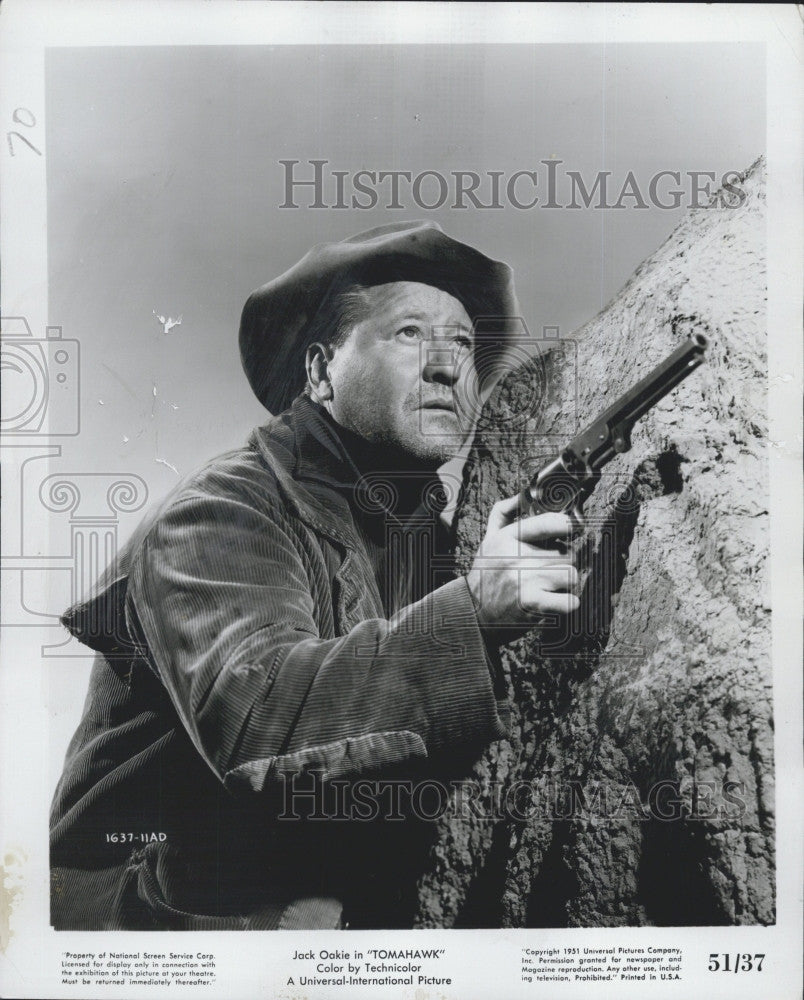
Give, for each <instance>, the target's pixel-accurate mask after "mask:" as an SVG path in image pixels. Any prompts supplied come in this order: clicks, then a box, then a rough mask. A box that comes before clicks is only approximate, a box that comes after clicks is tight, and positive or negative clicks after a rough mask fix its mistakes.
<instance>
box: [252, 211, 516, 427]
mask: <svg viewBox="0 0 804 1000" xmlns="http://www.w3.org/2000/svg"><path fill="white" fill-rule="evenodd" d="M390 281H420V282H423V283H424V284H428V285H434V286H435V287H436V288H440V289H442V290H443V291H446V292H448V293H449V294H450V295H454V296H455V298H457V299H458V300H459V301H460V302H461V303H462V304H463V306H464V308H465V309H466V311H467V313H468V314H469V316H470V317H471V319H472V320H473V321H477V320H478V319H479V318H481V317H482V318H483V324H482V329H483V330H484V334H483V336H484V344H485V346H484V354H485V355H486V358H485V360H486V366H487V365H488V364H489V362H491V363H492V366H493V356H494V355H495V354H497V353H500V352H502V351H503V350H504V348H505V346H506V343H507V341H508V339H509V337H510V336H511V332H512V330H513V323H512V321H513V320H514V319H515V318H516V317H518V316H519V306H518V304H517V300H516V295H515V292H514V279H513V272H512V271H511V268H510V267H509V266H508V265H507V264H504V263H502V262H501V261H496V260H491V259H490V258H489V257H486V256H485V255H484V254H482V253H480V251H478V250H475V249H474V248H473V247H470V246H467V245H466V244H465V243H459V242H458V241H457V240H454V239H452V237H450V236H447V235H446V233H444V232H443V230H442V229H441V227H440V226H439V225H438V224H437V223H435V222H401V223H397V224H395V225H389V226H380V227H379V228H377V229H370V230H368V231H367V232H365V233H358V234H357V235H356V236H352V237H350V238H349V239H345V240H341V241H340V242H338V243H319V244H318V245H317V246H314V247H313V248H312V250H310V252H309V253H307V254H306V255H305V256H304V257H302V259H301V260H300V261H299V262H298V264H295V265H294V266H293V267H291V268H290V270H288V271H285V273H284V274H281V275H280V276H279V277H278V278H274V280H273V281H269V282H268V284H266V285H263V286H262V287H261V288H258V289H257V290H256V291H255V292H252V294H251V295H250V296H249V298H248V301H247V302H246V304H245V306H244V308H243V315H242V318H241V321H240V356H241V358H242V361H243V368H244V369H245V372H246V375H247V377H248V380H249V382H250V384H251V387H252V389H253V390H254V392H255V393H256V395H257V398H258V399H259V400H260V402H261V403H262V404H263V405H264V406H265V407H266V408H267V409H268V410H270V411H271V412H272V413H279V412H280V411H282V410H284V409H285V408H286V407H287V406H289V405H290V403H291V401H292V400H293V399H294V398H295V397H296V396H297V395H298V394H299V392H300V391H301V390H302V389H303V388H304V386H305V384H306V381H307V376H306V373H305V369H304V357H305V352H306V350H307V348H308V346H309V345H310V344H311V343H313V342H314V341H315V340H317V339H320V334H321V330H322V328H323V327H322V322H321V314H322V312H326V310H327V308H328V305H329V304H330V303H331V302H332V300H333V298H334V297H335V296H336V295H337V294H338V293H339V292H340V291H342V290H343V289H344V288H345V287H347V286H349V285H352V284H360V285H377V284H384V283H386V282H390Z"/></svg>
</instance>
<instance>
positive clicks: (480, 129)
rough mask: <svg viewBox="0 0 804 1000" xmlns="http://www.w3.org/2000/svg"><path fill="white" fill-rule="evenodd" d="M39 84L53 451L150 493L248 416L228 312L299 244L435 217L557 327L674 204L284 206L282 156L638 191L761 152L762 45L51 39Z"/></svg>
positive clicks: (576, 318)
mask: <svg viewBox="0 0 804 1000" xmlns="http://www.w3.org/2000/svg"><path fill="white" fill-rule="evenodd" d="M46 86H47V93H46V101H47V103H46V112H47V116H46V117H47V179H48V254H49V260H48V270H49V317H50V323H52V324H58V325H60V326H62V327H63V329H64V336H65V337H69V338H77V339H78V340H80V342H81V352H82V356H81V378H82V393H81V433H80V435H79V436H78V437H76V438H70V439H64V441H63V459H62V460H61V461H62V462H63V463H64V466H69V467H70V468H72V469H75V470H86V471H97V470H102V471H121V472H133V473H137V474H138V475H141V476H142V477H143V478H144V479H145V481H146V482H147V483H148V486H149V489H150V492H151V496H152V498H154V499H155V498H157V497H159V496H161V495H164V494H165V493H166V492H167V491H168V490H169V489H170V488H171V487H172V486H173V485H174V483H175V482H176V481H177V480H178V477H179V475H184V474H185V473H187V472H190V471H192V469H193V468H194V467H196V466H197V465H199V464H200V463H201V462H203V461H204V460H206V459H207V458H210V457H212V456H213V455H215V454H216V453H218V452H221V451H223V450H226V449H228V448H230V447H234V446H237V445H238V444H240V443H241V442H242V441H243V440H244V439H245V437H246V435H247V433H248V431H249V429H250V428H251V427H252V426H253V425H255V424H256V423H259V422H261V421H262V419H263V418H264V415H265V414H264V411H263V410H262V408H261V407H260V405H259V404H258V403H257V402H256V400H255V399H254V398H253V397H252V395H251V392H250V390H249V387H248V384H247V382H246V380H245V377H244V375H243V373H242V370H241V367H240V361H239V356H238V351H237V329H238V323H239V317H240V311H241V308H242V305H243V303H244V301H245V299H246V297H247V296H248V294H249V293H250V291H251V290H252V289H253V288H255V287H257V286H258V285H261V284H263V283H264V282H265V281H268V280H269V279H271V278H273V277H275V276H276V275H277V274H279V273H281V272H282V271H284V270H285V269H286V268H288V267H289V266H290V265H292V264H293V263H294V262H295V261H296V260H298V259H299V257H301V256H302V255H303V254H304V253H305V252H306V251H307V250H308V249H309V247H310V246H311V245H312V244H314V243H317V242H320V241H322V240H323V241H326V240H337V239H342V238H344V237H346V236H349V235H352V234H353V233H355V232H358V231H361V230H364V229H368V228H371V227H373V226H377V225H383V224H385V223H388V222H396V221H402V220H405V219H412V218H425V219H433V220H435V221H437V222H439V223H440V224H441V225H442V226H443V227H444V229H445V230H446V231H447V232H449V233H450V234H451V235H453V236H455V237H456V238H458V239H460V240H464V241H466V242H469V243H472V244H474V245H476V246H477V247H479V248H480V249H481V250H483V251H484V252H486V253H487V254H489V255H490V256H492V257H496V258H499V259H502V260H506V261H508V262H509V263H510V264H511V265H512V266H513V268H514V270H515V274H516V282H517V288H518V292H519V297H520V301H521V305H522V308H523V313H524V318H525V320H526V322H527V324H528V326H529V327H530V329H531V331H532V332H537V331H539V330H540V329H541V327H542V326H544V325H554V326H558V327H559V328H560V330H561V333H562V335H568V334H570V333H571V332H572V330H574V329H575V328H577V327H578V326H580V325H581V324H583V323H584V322H585V321H587V320H588V319H590V318H591V317H592V316H593V315H595V313H597V312H598V311H599V310H600V309H601V308H603V307H604V306H605V305H606V303H607V302H608V301H609V300H610V299H611V298H612V296H614V295H615V294H616V292H617V291H618V289H619V288H620V287H621V286H622V285H623V283H624V282H625V281H626V280H627V279H628V277H629V276H630V275H631V273H632V272H633V270H634V269H635V267H636V266H637V265H638V264H639V263H640V262H641V261H642V260H643V259H644V258H645V257H646V256H647V255H649V254H650V253H651V252H652V251H653V250H655V249H656V247H657V246H658V245H659V244H660V243H661V242H662V241H663V240H664V238H665V237H666V236H667V235H668V234H669V232H670V231H671V230H672V228H673V227H674V225H675V224H676V222H677V221H678V220H679V218H680V217H681V215H682V214H683V212H684V209H683V208H681V209H678V210H676V211H672V210H662V209H657V208H649V209H635V208H630V207H629V208H626V209H624V210H618V211H615V210H609V211H601V210H599V209H598V210H596V209H593V208H591V209H588V210H587V209H581V210H577V211H571V210H546V209H534V210H530V211H521V210H517V209H515V208H513V207H511V206H508V207H506V208H505V209H504V210H486V211H478V210H473V209H468V210H456V209H450V208H449V207H444V208H443V209H440V210H434V211H426V210H422V209H419V208H416V207H415V205H413V204H412V202H411V203H410V205H409V207H408V208H407V209H406V210H404V211H393V210H388V209H383V208H377V209H375V210H369V211H365V210H358V209H354V210H353V209H349V210H328V211H323V210H313V209H309V208H306V209H305V208H300V209H298V210H287V209H286V210H281V209H279V207H278V206H279V205H280V204H281V203H282V201H283V198H284V190H283V184H284V173H283V169H282V168H281V167H280V165H279V162H278V161H279V160H281V159H298V160H300V161H302V163H303V164H304V163H305V161H307V160H309V159H311V158H321V159H327V160H329V165H328V168H327V169H342V170H349V171H357V170H360V169H369V170H383V169H397V170H410V171H412V172H413V173H414V175H415V174H416V173H418V172H420V171H422V170H426V169H428V170H438V171H441V172H442V173H445V174H446V173H448V172H449V171H450V170H474V171H476V172H478V173H481V174H483V173H485V172H486V171H490V170H499V171H504V172H505V173H506V174H507V175H510V174H511V173H513V172H514V171H516V170H533V169H537V170H539V171H543V170H544V168H543V167H541V166H540V164H539V161H540V160H543V159H547V158H550V157H555V158H558V159H560V160H562V161H563V166H562V170H568V169H570V170H578V171H580V172H581V174H582V175H583V176H584V178H586V179H587V180H588V181H589V182H591V181H592V180H593V179H594V177H595V175H596V173H597V172H599V171H603V170H608V171H611V172H612V174H613V186H614V189H615V190H617V189H618V182H621V181H622V179H624V178H625V175H626V174H627V172H628V171H629V170H631V171H633V172H634V174H635V176H636V178H637V180H638V182H639V184H640V186H641V187H642V188H643V190H647V185H648V182H649V179H650V177H651V176H652V175H653V174H654V173H656V172H657V171H659V170H678V171H681V172H682V173H683V172H686V171H691V170H701V171H713V172H715V174H716V175H718V177H720V175H721V174H723V173H724V172H725V171H728V170H742V169H745V168H746V167H747V166H748V165H749V164H750V163H751V162H752V161H753V160H755V159H756V157H757V156H758V155H760V154H761V153H762V152H763V151H764V148H765V143H764V135H765V122H764V107H765V95H764V64H763V48H762V46H760V45H747V44H729V45H711V44H703V43H702V44H693V45H690V44H685V45H669V44H667V45H663V44H631V45H608V46H605V45H529V44H528V45H524V44H523V45H483V46H479V45H465V46H443V45H429V46H396V45H387V46H379V45H371V46H340V45H332V46H259V47H256V46H255V47H215V46H208V47H204V46H194V47H193V46H186V47H179V46H175V47H148V48H143V47H140V48H103V47H98V48H84V49H76V48H69V49H66V48H65V49H51V50H49V51H48V53H47V60H46ZM305 169H306V171H307V172H308V173H309V171H310V168H309V167H306V168H305ZM685 186H686V187H688V185H685ZM383 190H385V189H383ZM521 190H522V194H523V196H524V195H525V194H527V193H529V191H528V189H527V188H525V187H523V188H522V189H521ZM428 197H429V194H428ZM299 200H300V201H301V202H302V204H304V201H303V198H302V197H300V198H299ZM385 200H386V199H385V198H384V197H383V198H382V199H381V203H383V202H384V201H385ZM629 204H631V203H629ZM154 311H155V312H156V313H159V314H163V315H166V316H168V315H169V316H172V317H177V316H178V315H179V314H181V316H182V323H181V325H180V326H176V327H174V328H173V329H172V330H171V331H170V332H169V333H168V334H165V333H164V332H163V329H162V327H161V326H160V324H159V323H158V322H157V320H156V318H155V317H154V315H153V313H154ZM165 463H167V464H165ZM171 466H172V467H173V468H171ZM174 469H175V470H176V471H174ZM128 520H129V519H126V523H125V524H121V533H122V535H123V536H125V535H126V534H128V532H129V531H130V530H131V528H132V527H133V524H131V525H129V524H128ZM134 520H136V517H135V518H134Z"/></svg>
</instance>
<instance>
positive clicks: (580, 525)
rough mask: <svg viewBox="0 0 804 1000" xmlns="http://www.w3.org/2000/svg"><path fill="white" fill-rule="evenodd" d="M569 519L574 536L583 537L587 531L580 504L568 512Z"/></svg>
mask: <svg viewBox="0 0 804 1000" xmlns="http://www.w3.org/2000/svg"><path fill="white" fill-rule="evenodd" d="M567 517H568V518H569V519H570V524H571V525H572V533H573V535H582V534H583V533H584V531H585V530H586V526H585V525H584V520H583V510H582V509H581V505H580V504H579V503H578V504H575V506H574V507H570V509H569V510H568V511H567Z"/></svg>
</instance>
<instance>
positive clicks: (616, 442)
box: [611, 424, 631, 454]
mask: <svg viewBox="0 0 804 1000" xmlns="http://www.w3.org/2000/svg"><path fill="white" fill-rule="evenodd" d="M611 444H612V447H613V448H614V450H615V451H616V452H618V454H622V453H623V452H626V451H630V450H631V428H630V427H626V426H624V425H623V424H621V425H620V426H619V427H612V429H611Z"/></svg>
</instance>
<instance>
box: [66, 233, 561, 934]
mask: <svg viewBox="0 0 804 1000" xmlns="http://www.w3.org/2000/svg"><path fill="white" fill-rule="evenodd" d="M516 309H517V307H516V300H515V297H514V292H513V282H512V277H511V272H510V270H509V268H508V267H507V266H506V265H503V264H500V263H497V262H494V261H491V260H489V259H488V258H486V257H484V256H483V255H482V254H480V253H478V252H477V251H475V250H473V249H472V248H470V247H467V246H465V245H463V244H461V243H458V242H457V241H455V240H452V239H450V238H449V237H448V236H446V235H445V234H444V233H442V232H441V230H440V229H439V227H437V226H435V225H433V224H424V223H418V224H402V225H395V226H387V227H383V228H381V229H376V230H372V231H370V232H368V233H364V234H361V235H359V236H356V237H354V238H352V239H350V240H345V241H343V242H341V243H334V244H325V245H321V246H318V247H316V248H314V249H313V250H312V251H311V252H310V253H309V254H308V255H307V256H306V257H305V258H304V259H303V260H302V261H300V262H299V264H297V265H296V266H295V267H294V268H292V269H291V270H290V271H288V272H286V273H285V274H284V275H282V276H281V277H279V278H278V279H276V280H275V281H273V282H271V283H270V284H268V285H266V286H264V287H263V288H262V289H260V290H258V291H257V292H255V293H254V295H252V296H251V298H250V299H249V301H248V303H247V304H246V307H245V309H244V312H243V319H242V323H241V335H240V341H241V354H242V358H243V364H244V367H245V370H246V374H247V375H248V378H249V381H250V383H251V385H252V387H253V388H254V390H255V392H256V393H257V395H258V397H259V398H260V400H261V401H262V402H263V403H264V404H265V406H266V408H267V409H269V410H270V411H271V412H274V413H280V415H279V416H277V417H273V418H271V419H270V420H269V422H268V423H267V424H266V425H265V426H263V427H260V428H258V429H257V430H256V431H255V432H254V434H253V435H252V437H251V439H250V441H249V443H248V445H247V446H246V447H245V448H241V449H239V450H237V451H234V452H231V453H229V454H227V455H224V456H222V457H221V458H219V459H217V460H215V461H214V462H212V463H211V464H209V465H208V466H207V467H206V468H204V469H202V470H201V471H200V472H198V473H196V474H195V475H194V476H192V477H191V478H190V479H189V480H188V481H186V482H185V483H183V484H182V485H180V486H179V488H178V489H177V490H176V491H175V492H174V493H173V495H172V496H171V497H169V498H168V500H167V501H166V502H165V503H164V504H163V505H162V507H161V508H160V509H159V510H158V511H157V512H155V514H153V515H152V516H151V517H150V518H149V519H148V520H147V521H146V522H145V523H144V524H143V525H142V526H141V527H140V529H139V530H138V531H137V533H136V534H135V536H134V538H133V539H132V541H131V542H130V543H129V545H128V546H127V547H126V549H125V550H124V552H123V553H122V554H121V557H120V559H118V560H117V563H116V565H115V566H114V567H112V568H111V569H110V570H109V571H108V572H107V574H106V576H105V578H104V579H103V580H102V581H101V582H100V584H99V586H98V588H97V591H96V593H95V594H94V595H92V596H91V597H90V598H88V599H87V600H85V601H83V602H82V603H80V604H79V605H77V606H76V607H74V608H71V609H70V610H69V611H68V612H67V613H66V615H65V616H64V619H63V621H64V622H65V624H66V625H67V627H68V628H69V629H70V630H71V631H72V632H73V634H74V635H76V636H78V638H80V639H81V640H82V641H83V642H85V643H87V644H88V645H90V646H91V647H92V648H94V649H96V650H97V651H98V656H97V658H96V662H95V665H94V669H93V673H92V678H91V682H90V690H89V694H88V697H87V702H86V705H85V709H84V716H83V719H82V722H81V725H80V727H79V729H78V731H77V733H76V735H75V737H74V738H73V741H72V743H71V745H70V748H69V750H68V754H67V761H66V764H65V770H64V774H63V776H62V779H61V781H60V783H59V786H58V788H57V791H56V796H55V800H54V804H53V814H52V840H51V865H52V890H53V891H52V920H53V923H54V926H56V927H57V928H72V929H78V928H84V929H92V928H124V927H125V928H135V929H136V928H142V929H145V928H220V929H224V928H309V927H321V928H326V927H329V928H332V927H343V926H352V927H361V926H369V927H370V926H404V925H405V924H406V922H408V921H409V919H410V912H411V891H412V889H413V887H414V885H415V877H416V874H417V872H418V871H419V870H420V866H421V864H423V863H425V859H426V836H421V832H422V831H421V828H420V827H418V826H416V824H415V823H414V824H412V825H411V824H406V823H404V822H403V823H402V824H401V825H400V823H398V822H395V820H396V819H398V818H400V817H398V816H397V814H396V812H394V813H393V815H391V814H389V813H388V812H384V813H383V812H381V813H380V814H377V812H376V810H375V812H374V813H373V814H372V815H371V816H370V817H369V818H370V819H371V820H372V821H371V822H367V823H360V822H354V821H353V822H348V821H345V817H344V816H340V815H339V816H333V815H331V814H330V813H328V812H326V810H324V811H323V813H322V810H321V807H320V804H315V803H314V804H313V805H312V806H310V805H309V802H308V803H307V805H308V808H306V810H305V809H302V810H301V811H298V810H297V808H296V806H297V804H298V803H299V802H300V801H302V800H304V801H305V802H306V801H307V800H306V799H305V796H304V794H302V793H300V794H298V795H297V794H296V792H297V791H298V789H296V788H295V786H294V788H293V794H292V796H291V801H290V803H288V801H287V799H286V798H284V796H285V793H286V792H287V787H288V779H290V780H291V782H292V781H295V780H296V778H298V777H299V776H300V775H301V776H304V775H310V774H312V775H315V776H316V778H317V780H319V781H320V782H321V783H322V784H323V785H324V786H325V788H326V790H327V795H329V794H330V792H331V791H332V790H333V789H338V788H339V787H341V788H342V787H343V784H344V783H346V784H347V785H348V784H349V783H350V782H355V781H357V780H358V779H361V778H376V779H378V780H380V779H384V780H389V779H392V778H397V777H399V776H406V777H408V778H416V777H417V776H421V775H426V774H436V773H450V770H451V768H454V767H456V766H458V764H457V762H458V761H464V762H465V761H466V760H471V759H472V758H473V757H476V756H477V754H478V753H479V752H480V751H481V749H482V748H483V747H484V746H486V745H487V744H489V743H490V742H491V741H493V740H496V739H499V738H501V737H502V736H504V735H505V724H504V720H505V702H506V695H505V691H504V688H503V684H502V680H501V677H500V673H499V670H498V669H497V667H496V666H495V663H496V661H495V656H494V649H495V635H496V634H497V633H496V631H495V630H497V629H499V628H500V627H502V626H505V627H506V628H507V629H511V628H513V629H518V630H520V631H522V630H524V629H527V628H530V627H533V626H534V625H535V624H537V623H538V620H539V616H540V615H543V614H545V613H558V614H567V613H569V612H571V611H573V610H574V609H575V608H576V607H577V598H576V597H575V596H574V595H573V594H572V593H571V591H572V588H573V586H574V584H575V581H576V577H575V570H574V568H573V567H572V565H571V559H570V557H568V556H567V555H564V554H562V552H563V549H561V550H560V547H559V545H558V544H557V543H558V541H559V540H560V539H562V538H566V537H567V533H568V531H569V528H570V526H569V522H568V520H567V519H566V518H565V517H564V516H563V515H552V514H548V515H542V516H539V517H524V518H522V519H521V520H516V518H517V516H518V515H519V514H520V513H521V512H520V511H519V510H518V501H517V499H516V498H512V499H510V500H506V501H503V502H501V503H498V504H497V505H496V507H495V508H494V510H493V512H492V515H491V517H490V520H489V525H488V531H487V534H486V537H485V540H484V543H483V548H482V553H481V555H480V556H479V557H478V559H476V561H475V564H474V565H473V567H472V569H471V571H470V572H469V574H468V575H467V576H466V577H456V576H455V574H454V572H449V570H448V562H447V561H445V556H446V555H448V545H447V544H446V541H445V535H446V532H445V528H444V525H443V521H442V519H441V518H440V517H439V516H438V504H434V503H433V496H434V495H435V494H434V491H433V486H434V484H435V482H436V476H437V470H438V468H439V467H440V466H441V465H443V464H444V462H445V461H446V460H447V459H449V458H450V457H451V456H452V455H454V454H460V452H461V449H462V448H464V447H465V445H466V442H467V440H468V439H469V438H470V437H471V435H472V433H473V430H474V424H475V417H476V415H477V401H478V399H479V398H480V397H481V396H482V394H483V392H484V388H483V386H481V385H480V381H481V380H480V378H479V376H478V371H477V366H478V359H479V358H480V356H481V354H482V349H481V345H480V344H476V343H475V342H474V337H475V334H474V332H473V320H474V319H475V318H476V317H477V316H481V315H484V316H495V317H497V318H498V319H500V318H502V319H503V320H504V319H505V318H506V317H514V316H515V315H516ZM506 329H507V324H506V323H505V322H502V323H500V333H499V336H498V337H497V338H496V340H495V341H494V342H493V343H492V344H491V348H490V350H491V359H492V361H491V363H492V367H493V363H494V359H495V358H499V355H500V353H501V352H503V351H504V350H505V347H506V333H505V330H506ZM485 347H488V345H485ZM483 349H485V348H483ZM486 360H487V361H488V357H486ZM486 388H487V387H486ZM436 492H437V491H436ZM434 511H435V512H434ZM393 538H397V539H399V538H401V539H402V543H401V545H399V544H392V541H391V540H392V539H393ZM411 538H412V539H413V542H414V544H413V546H411V545H409V544H408V543H409V541H410V539H411ZM420 543H423V548H422V546H421V545H420ZM422 551H426V552H427V553H428V555H427V556H426V558H425V557H422V555H421V552H422ZM439 567H440V568H439ZM439 575H440V577H441V578H442V579H443V578H446V582H442V581H441V579H439ZM294 796H295V797H294ZM327 802H331V798H327ZM394 809H396V806H394ZM400 831H403V832H402V833H400Z"/></svg>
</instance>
